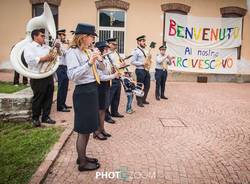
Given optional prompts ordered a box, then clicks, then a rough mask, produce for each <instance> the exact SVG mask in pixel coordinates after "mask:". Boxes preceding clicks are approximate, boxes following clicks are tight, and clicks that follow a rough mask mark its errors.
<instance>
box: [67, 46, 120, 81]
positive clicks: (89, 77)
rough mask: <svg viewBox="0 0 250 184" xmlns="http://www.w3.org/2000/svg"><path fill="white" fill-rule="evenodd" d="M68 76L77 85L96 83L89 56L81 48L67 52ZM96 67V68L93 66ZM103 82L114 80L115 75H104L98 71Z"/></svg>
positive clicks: (70, 49)
mask: <svg viewBox="0 0 250 184" xmlns="http://www.w3.org/2000/svg"><path fill="white" fill-rule="evenodd" d="M65 59H66V62H67V68H68V71H67V74H68V77H69V79H70V80H72V81H74V83H75V85H80V84H87V83H91V82H94V81H96V79H95V77H94V75H93V72H92V68H91V66H90V65H89V64H88V62H89V58H88V56H87V55H86V54H85V53H84V52H83V51H81V50H80V49H79V48H75V49H73V48H69V49H68V51H67V52H66V57H65ZM93 67H94V66H93ZM97 72H98V74H99V76H100V80H101V81H108V80H111V79H112V78H114V77H115V76H114V75H108V76H107V75H103V74H102V72H101V71H100V70H98V69H97Z"/></svg>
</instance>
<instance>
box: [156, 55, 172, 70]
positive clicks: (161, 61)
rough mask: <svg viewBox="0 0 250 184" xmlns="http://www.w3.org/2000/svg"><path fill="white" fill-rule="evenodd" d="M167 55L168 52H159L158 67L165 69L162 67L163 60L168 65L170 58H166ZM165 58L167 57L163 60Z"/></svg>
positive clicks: (157, 57)
mask: <svg viewBox="0 0 250 184" xmlns="http://www.w3.org/2000/svg"><path fill="white" fill-rule="evenodd" d="M166 56H167V55H166V54H164V55H161V54H157V56H156V66H155V68H156V69H160V70H163V69H164V68H163V67H162V65H163V62H164V64H165V65H166V66H168V61H169V59H168V58H166ZM164 58H166V59H165V60H164V61H163V59H164Z"/></svg>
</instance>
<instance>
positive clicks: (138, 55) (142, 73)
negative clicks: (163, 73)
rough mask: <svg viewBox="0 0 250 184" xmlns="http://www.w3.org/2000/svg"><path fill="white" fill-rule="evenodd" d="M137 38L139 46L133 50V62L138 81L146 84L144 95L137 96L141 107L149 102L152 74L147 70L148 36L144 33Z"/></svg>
mask: <svg viewBox="0 0 250 184" xmlns="http://www.w3.org/2000/svg"><path fill="white" fill-rule="evenodd" d="M136 40H137V45H138V46H137V48H136V49H134V51H133V52H132V55H133V56H132V58H131V64H133V65H135V66H136V70H135V74H136V78H137V82H139V83H143V84H144V96H143V97H139V96H136V100H137V105H138V106H139V107H144V105H143V104H149V102H147V101H146V98H147V95H148V91H149V88H150V74H149V71H147V70H145V66H144V65H145V59H146V57H147V51H146V50H145V48H146V36H145V35H142V36H139V37H138V38H136Z"/></svg>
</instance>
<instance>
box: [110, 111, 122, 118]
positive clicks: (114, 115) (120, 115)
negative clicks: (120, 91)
mask: <svg viewBox="0 0 250 184" xmlns="http://www.w3.org/2000/svg"><path fill="white" fill-rule="evenodd" d="M111 116H112V117H116V118H123V117H124V115H122V114H120V113H119V112H117V113H115V114H111Z"/></svg>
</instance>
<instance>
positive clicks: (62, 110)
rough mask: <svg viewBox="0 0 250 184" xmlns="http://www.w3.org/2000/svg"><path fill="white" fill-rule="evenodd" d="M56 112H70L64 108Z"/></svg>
mask: <svg viewBox="0 0 250 184" xmlns="http://www.w3.org/2000/svg"><path fill="white" fill-rule="evenodd" d="M57 111H59V112H70V110H69V109H67V108H65V107H64V108H62V109H57Z"/></svg>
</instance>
